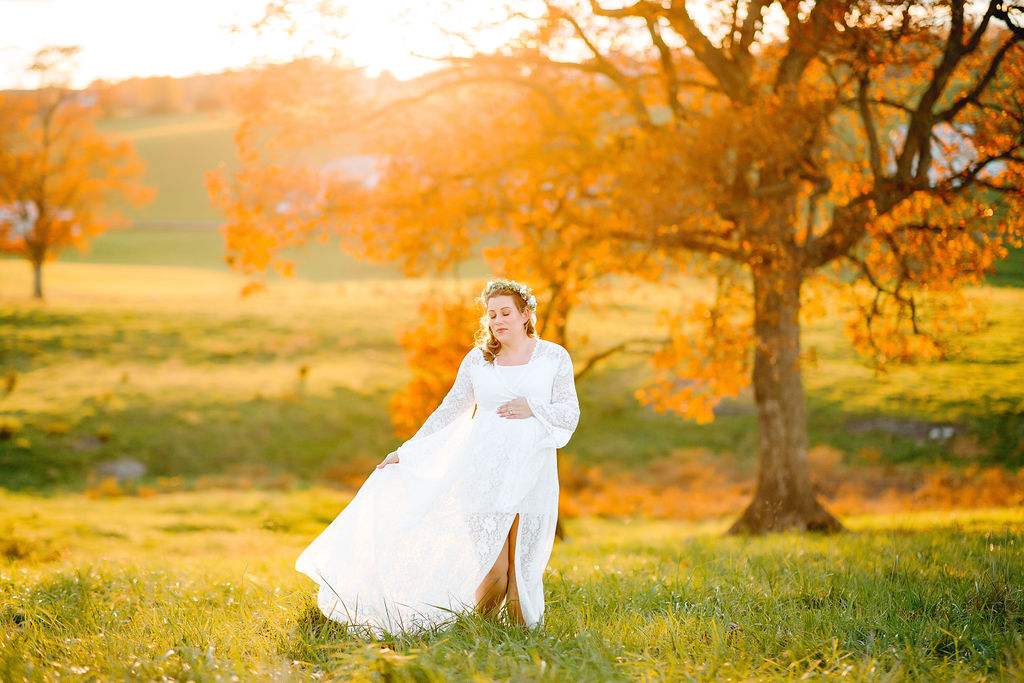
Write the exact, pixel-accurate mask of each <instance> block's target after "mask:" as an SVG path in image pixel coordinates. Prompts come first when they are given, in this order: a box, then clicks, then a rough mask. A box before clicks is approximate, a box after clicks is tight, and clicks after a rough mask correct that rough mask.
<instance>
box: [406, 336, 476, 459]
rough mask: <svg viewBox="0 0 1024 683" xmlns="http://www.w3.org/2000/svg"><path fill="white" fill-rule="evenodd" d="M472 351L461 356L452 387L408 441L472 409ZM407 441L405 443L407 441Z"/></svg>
mask: <svg viewBox="0 0 1024 683" xmlns="http://www.w3.org/2000/svg"><path fill="white" fill-rule="evenodd" d="M474 353H477V349H472V350H471V351H470V352H469V353H467V354H466V355H465V357H463V359H462V363H461V364H460V365H459V372H458V374H456V375H455V383H454V384H453V385H452V388H451V389H449V390H448V394H447V395H446V396H445V397H444V400H442V401H441V405H439V406H438V407H437V408H436V409H435V410H434V412H432V413H431V414H430V417H428V418H427V419H426V421H424V423H423V426H421V427H420V428H419V430H418V431H417V432H416V433H415V434H413V436H412V438H411V439H409V441H415V440H417V439H422V438H423V437H425V436H428V435H430V434H433V433H434V432H437V431H440V430H442V429H444V428H445V427H447V426H448V425H450V424H451V423H452V422H455V420H456V419H458V417H459V416H460V415H462V414H463V413H465V412H467V411H472V410H473V406H475V405H476V397H475V395H474V394H473V381H472V378H470V376H469V366H470V363H471V361H472V355H473V354H474ZM409 441H407V442H406V443H409Z"/></svg>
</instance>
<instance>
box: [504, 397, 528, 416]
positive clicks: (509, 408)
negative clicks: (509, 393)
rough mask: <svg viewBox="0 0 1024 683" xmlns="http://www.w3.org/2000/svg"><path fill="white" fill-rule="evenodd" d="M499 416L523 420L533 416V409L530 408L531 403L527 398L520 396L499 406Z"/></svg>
mask: <svg viewBox="0 0 1024 683" xmlns="http://www.w3.org/2000/svg"><path fill="white" fill-rule="evenodd" d="M498 416H499V417H509V418H512V419H515V420H523V419H526V418H528V417H533V411H532V410H530V405H529V404H528V403H527V402H526V399H525V398H523V397H522V396H520V397H519V398H514V399H512V400H511V401H509V402H508V403H503V404H502V405H500V406H498Z"/></svg>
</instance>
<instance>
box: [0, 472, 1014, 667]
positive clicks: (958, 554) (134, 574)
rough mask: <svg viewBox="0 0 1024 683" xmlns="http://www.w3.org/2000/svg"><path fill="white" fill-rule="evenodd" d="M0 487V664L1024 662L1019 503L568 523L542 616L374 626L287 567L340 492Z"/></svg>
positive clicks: (333, 509)
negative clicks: (821, 523)
mask: <svg viewBox="0 0 1024 683" xmlns="http://www.w3.org/2000/svg"><path fill="white" fill-rule="evenodd" d="M0 503H2V505H0V529H3V531H4V533H3V534H0V538H3V539H4V540H3V541H0V605H2V607H0V679H2V680H5V681H20V680H50V679H57V678H61V679H63V678H68V679H70V680H89V679H90V678H91V677H94V676H95V677H99V678H100V679H101V680H104V679H111V680H122V679H128V680H154V679H160V678H161V677H162V676H167V677H172V678H175V679H179V680H186V679H189V680H195V681H206V680H210V681H212V680H230V679H231V678H232V676H237V677H238V678H239V679H241V680H281V681H285V680H309V679H310V678H318V679H319V678H327V679H332V680H333V679H346V680H348V679H354V680H380V679H385V680H419V681H422V680H426V681H443V680H481V679H483V680H491V679H514V680H553V681H557V680H707V681H711V680H727V679H730V678H731V679H732V680H753V679H756V680H795V679H800V678H802V677H813V678H827V679H831V678H839V677H842V678H844V679H847V680H878V679H885V680H963V681H1000V680H1006V681H1009V680H1019V678H1020V677H1021V676H1022V675H1024V640H1022V639H1021V636H1020V633H1021V629H1022V626H1024V588H1022V587H1024V561H1022V560H1024V558H1022V553H1021V546H1022V544H1024V513H1022V511H1021V510H1020V509H1006V510H975V511H970V512H948V513H915V514H912V515H904V516H900V517H891V516H888V517H881V516H880V517H873V516H861V517H853V518H850V519H848V520H846V522H847V524H848V526H849V528H850V529H851V532H850V533H846V534H842V535H839V536H834V537H819V536H813V535H810V536H802V535H798V534H781V535H773V536H768V537H764V538H752V539H748V538H730V537H723V536H721V532H722V530H723V529H724V528H725V526H726V524H727V522H726V521H724V520H723V521H715V520H711V521H707V522H704V523H700V524H689V523H681V522H643V521H641V520H628V519H627V520H599V519H576V520H568V522H567V531H568V540H566V541H565V542H560V543H556V545H555V549H554V552H553V555H552V558H551V561H550V563H549V567H548V571H547V573H546V575H545V594H546V595H545V597H546V602H547V609H546V614H545V622H544V625H543V626H542V627H541V628H539V629H536V630H533V631H530V632H523V631H520V630H517V629H514V628H510V627H507V626H503V625H501V624H500V623H496V622H492V621H488V620H484V619H482V618H480V617H477V616H473V615H467V616H465V617H463V618H460V619H459V620H458V621H457V622H456V623H454V624H453V625H452V627H451V628H450V629H447V630H439V631H436V632H431V633H426V634H413V635H402V634H396V635H395V636H394V637H392V638H390V639H387V640H385V641H375V640H366V639H363V638H361V637H360V636H359V635H358V634H355V633H351V632H346V631H345V629H344V628H343V627H341V626H340V625H337V624H335V623H333V622H329V621H327V620H326V619H324V618H323V617H322V615H320V613H319V611H318V610H317V609H316V607H315V602H314V591H313V586H314V584H313V583H312V582H311V581H309V580H308V579H306V578H305V577H304V576H302V575H300V574H298V573H296V572H295V571H294V569H293V563H294V560H295V557H296V556H297V555H298V553H299V552H301V550H302V548H304V547H305V545H306V544H307V543H309V542H310V541H311V540H312V539H313V538H314V537H315V535H316V534H318V533H319V532H320V531H321V530H322V529H323V527H324V526H325V525H326V524H327V523H329V522H330V520H331V519H333V517H334V515H336V514H337V512H338V511H339V510H340V509H341V508H342V506H343V505H344V503H345V498H344V497H342V496H341V495H339V494H337V493H335V492H329V491H324V490H321V489H312V490H301V491H293V492H289V493H280V492H276V493H275V492H258V491H205V492H194V493H171V494H166V495H161V496H158V497H156V498H150V499H137V498H131V499H115V500H87V499H84V498H81V497H78V496H68V497H65V498H59V499H45V500H43V499H38V498H34V497H31V496H21V495H11V494H0ZM730 622H731V623H734V624H735V625H736V626H738V627H739V628H738V629H737V630H733V631H731V632H730V629H729V624H730ZM384 646H386V649H385V647H384Z"/></svg>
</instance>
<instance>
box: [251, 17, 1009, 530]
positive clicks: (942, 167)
mask: <svg viewBox="0 0 1024 683" xmlns="http://www.w3.org/2000/svg"><path fill="white" fill-rule="evenodd" d="M535 8H536V4H535V3H525V4H524V5H523V6H522V7H512V8H510V17H514V19H515V20H516V21H518V22H519V23H520V25H523V26H525V27H526V28H525V29H524V30H523V32H522V33H521V34H519V35H517V36H516V37H515V38H514V39H513V40H510V41H509V42H508V44H506V45H505V46H503V47H502V48H499V49H497V50H491V51H489V52H486V53H485V52H484V51H482V50H478V51H477V52H476V53H475V54H465V53H463V55H462V56H458V57H455V56H452V55H449V56H447V58H446V59H444V60H443V63H444V64H445V66H444V68H441V69H439V70H437V71H435V72H433V73H431V74H429V75H428V76H425V77H424V78H422V79H420V80H419V81H418V83H417V84H415V85H413V86H410V87H409V88H406V89H405V90H404V91H403V92H402V93H401V96H400V97H398V98H396V99H395V101H394V102H392V103H390V104H389V106H388V107H375V108H374V112H375V113H376V114H377V116H376V120H377V121H378V122H380V121H384V122H387V123H388V124H389V125H391V126H393V124H394V121H395V119H394V118H393V117H394V112H395V111H405V112H406V116H407V117H408V112H409V111H414V112H415V113H416V114H417V116H416V118H415V119H414V120H413V122H412V125H413V126H415V127H427V128H429V129H430V130H432V131H433V137H431V136H430V135H406V134H405V131H403V133H402V134H401V135H396V134H395V129H394V128H388V127H385V128H384V129H385V130H389V131H391V133H392V137H393V140H392V150H391V155H390V159H391V161H390V163H389V164H388V165H387V166H386V167H385V168H384V171H383V173H384V176H383V182H382V187H386V188H387V193H385V194H380V193H378V194H376V195H374V194H373V193H362V194H359V195H348V199H346V200H344V201H341V202H340V203H341V204H342V205H343V206H344V210H340V211H339V213H338V216H339V217H340V216H342V215H348V216H349V218H346V219H341V218H339V221H338V224H339V225H341V224H344V225H345V226H349V228H351V226H352V225H358V224H359V223H360V221H359V220H358V219H355V220H353V219H352V218H351V216H352V215H361V216H372V221H370V224H374V225H377V226H380V225H387V226H391V228H392V229H393V233H390V234H392V235H400V239H401V240H402V242H403V244H405V245H415V244H417V243H418V244H420V245H422V247H423V248H422V249H421V250H420V251H421V253H423V254H427V255H430V254H431V253H434V254H435V255H436V252H437V250H438V249H440V250H441V251H443V252H445V253H447V254H448V255H449V256H450V255H451V254H458V253H463V251H462V250H464V249H465V248H466V247H467V245H469V244H471V243H472V240H471V239H467V237H466V235H467V234H471V235H474V236H476V237H477V238H479V236H481V235H486V234H487V230H488V229H493V228H494V227H495V226H497V227H498V228H500V229H505V230H507V229H508V228H509V227H510V226H521V225H527V226H531V228H532V229H538V228H541V229H543V228H549V227H555V233H556V234H557V231H558V230H566V231H568V234H572V235H578V236H579V238H578V239H579V242H578V243H579V244H592V245H597V246H598V247H599V248H601V249H603V250H604V251H603V252H602V255H603V256H602V258H601V259H600V260H597V261H592V263H596V267H597V268H598V269H599V270H600V271H601V272H632V271H633V270H635V264H631V263H630V262H629V261H627V260H626V259H627V258H628V259H630V260H635V259H636V255H637V254H638V253H640V254H646V255H647V256H648V258H647V259H645V260H643V263H644V264H645V266H644V268H641V269H639V270H638V271H636V272H637V274H639V275H640V276H646V277H658V276H660V274H661V273H663V272H665V271H666V270H669V271H673V272H675V271H682V270H685V269H692V268H698V271H697V272H700V273H710V274H712V275H713V276H714V281H715V282H716V283H717V286H718V292H717V296H716V297H715V299H714V300H713V301H712V302H710V303H709V302H704V301H700V302H695V303H694V304H693V306H692V307H691V309H690V310H689V311H687V312H685V313H680V312H674V313H673V312H666V314H665V317H664V319H665V321H666V323H667V328H668V333H669V341H668V342H667V343H666V344H665V345H664V346H663V347H662V348H661V349H660V350H659V351H658V352H657V353H655V354H654V355H653V356H652V360H653V362H654V364H655V367H657V368H658V369H659V370H660V374H659V376H658V377H657V379H656V381H655V382H654V383H653V384H652V385H651V386H650V387H647V388H645V389H644V390H642V391H641V392H640V394H639V395H640V397H641V399H642V400H644V401H646V402H651V403H653V404H654V405H656V406H657V407H660V408H663V409H671V410H675V411H677V412H679V413H681V414H685V415H689V416H692V417H695V418H697V419H709V418H710V413H711V408H713V407H714V405H715V404H716V403H717V401H718V400H719V399H720V398H721V397H722V396H726V395H735V393H736V392H737V391H738V390H739V389H741V388H743V386H744V384H748V383H750V384H753V392H754V399H755V404H756V409H757V415H758V430H759V451H760V469H759V475H758V486H757V490H756V493H755V495H754V499H753V500H752V501H751V503H750V505H749V506H748V507H747V509H746V510H745V511H744V512H743V514H742V515H741V516H740V518H739V519H738V520H737V521H736V523H735V524H734V525H733V527H732V531H734V532H763V531H768V530H778V529H787V528H799V529H816V530H835V529H838V528H840V525H839V522H838V521H837V520H836V519H835V518H834V517H833V516H832V515H831V514H830V513H829V512H828V511H827V510H825V509H824V508H823V507H822V505H821V504H820V503H819V502H818V500H817V499H816V497H815V495H814V492H813V489H812V485H811V480H810V476H809V470H808V462H807V425H806V422H807V417H806V408H805V397H804V389H803V380H802V375H801V359H802V353H801V344H800V324H801V315H802V314H804V315H805V316H806V314H807V313H808V308H807V304H808V302H809V301H810V300H812V299H813V298H814V297H816V296H818V295H819V294H820V289H821V287H822V286H823V285H826V284H827V285H829V286H833V287H836V288H837V289H838V290H839V291H840V292H842V293H844V294H845V295H847V296H848V297H849V299H850V300H851V301H852V302H853V303H854V304H855V306H854V307H853V310H854V315H853V317H851V318H850V319H849V320H848V324H847V330H848V332H849V334H850V337H851V339H852V341H853V343H854V345H855V347H856V348H857V349H858V350H860V351H862V352H864V353H866V354H868V356H869V357H870V358H871V359H872V360H873V361H874V363H875V365H876V367H878V368H880V369H882V368H885V367H886V366H887V365H889V364H891V363H896V362H904V361H910V360H913V359H920V358H924V359H941V358H945V357H948V356H949V355H951V354H953V353H955V352H956V351H957V349H958V346H957V336H958V335H959V334H961V333H963V332H965V331H968V330H971V329H977V328H978V326H979V325H981V324H982V323H983V310H982V308H981V307H980V305H979V304H978V303H977V302H970V301H968V300H967V299H966V298H965V297H964V296H963V293H962V288H963V286H964V285H966V284H971V283H975V282H978V281H979V280H980V279H981V278H982V277H983V276H984V273H985V272H986V271H988V270H991V268H992V265H993V263H994V262H995V261H996V260H997V259H998V258H1000V257H1002V256H1004V255H1005V245H1006V244H1013V245H1016V246H1020V244H1021V237H1022V235H1024V225H1022V218H1021V217H1022V212H1021V209H1022V208H1024V207H1022V206H1021V205H1022V203H1024V202H1022V191H1021V188H1022V187H1024V183H1022V180H1024V178H1022V173H1024V149H1022V145H1024V109H1022V105H1021V100H1020V97H1019V93H1020V92H1021V91H1024V54H1022V52H1024V50H1022V49H1021V45H1020V43H1021V40H1022V38H1021V36H1020V35H1019V33H1015V32H1013V31H1007V30H1006V28H1005V26H1004V25H1003V24H1001V23H1000V21H999V19H1000V17H1005V16H1007V15H1005V14H1001V13H1002V12H1004V9H1005V8H1003V7H1002V5H1000V4H999V3H996V2H991V3H989V4H987V5H981V6H974V5H968V4H967V3H965V2H963V1H962V0H944V1H942V2H932V1H920V0H903V1H898V2H897V1H882V2H879V1H877V0H871V1H866V0H865V1H852V0H843V1H838V0H818V1H812V0H806V1H804V2H789V1H785V2H770V1H764V0H747V1H744V0H729V1H728V2H726V1H722V2H707V3H702V4H700V5H696V4H695V3H692V2H691V3H686V2H680V1H678V0H672V1H671V2H670V1H668V0H666V1H664V2H650V1H646V0H641V1H640V2H635V3H629V4H626V5H622V4H619V5H616V6H612V5H611V4H610V3H609V4H607V5H605V4H602V3H600V2H597V1H596V0H591V2H589V3H586V4H582V3H576V2H565V3H561V2H554V1H549V2H544V3H541V4H540V8H539V9H535ZM1011 14H1012V13H1011ZM461 39H462V41H463V43H467V44H468V43H470V42H471V41H472V39H473V35H472V34H471V33H469V32H466V33H465V34H464V35H462V36H461ZM516 92H519V93H521V94H519V95H516V94H514V93H516ZM431 101H439V102H441V103H442V104H440V105H439V106H435V107H431V106H429V103H430V102H431ZM453 103H455V104H453ZM482 103H483V104H482ZM403 104H404V105H405V107H404V109H403V106H402V105H403ZM413 104H414V105H415V107H416V108H415V109H414V110H410V109H409V107H410V106H411V105H413ZM453 106H454V107H455V108H456V110H455V111H454V112H453V111H450V110H451V109H452V107H453ZM446 109H447V110H449V111H448V115H441V114H438V112H441V113H442V114H443V112H445V111H446ZM541 112H545V113H543V114H542V113H541ZM406 120H408V118H407V119H406ZM481 130H483V131H486V133H487V134H486V135H481V134H479V131H481ZM395 139H398V141H397V142H395V141H394V140H395ZM573 179H578V180H577V181H576V182H572V180H573ZM510 188H511V189H510ZM520 191H522V192H525V193H526V195H525V196H523V195H519V196H518V197H517V198H516V199H515V200H514V201H511V202H510V201H507V199H508V197H509V196H510V194H513V195H514V194H517V193H519V192H520ZM337 196H338V197H342V196H346V195H343V194H341V193H339V194H338V195H337ZM395 198H402V200H401V201H393V200H394V199H395ZM405 200H414V201H412V202H409V203H407V202H406V201H405ZM531 207H537V208H539V210H532V209H531ZM346 210H349V211H351V212H353V213H349V214H346ZM573 212H575V213H586V214H588V215H589V216H590V217H591V218H592V219H593V220H569V221H566V222H565V223H559V222H558V218H559V217H561V216H567V215H569V214H571V213H573ZM439 216H443V217H444V220H435V218H437V217H439ZM479 216H484V217H485V220H482V221H478V222H474V220H475V218H476V217H479ZM438 233H440V235H438ZM361 234H362V235H363V236H364V238H365V239H367V240H368V242H369V243H370V244H373V241H374V237H373V235H374V233H373V232H367V231H363V232H362V233H361ZM492 234H493V233H492ZM429 235H434V237H433V238H428V236H429ZM452 236H459V239H452ZM261 239H263V241H262V242H260V241H259V240H253V243H260V244H265V242H266V239H265V238H261ZM431 240H433V241H431ZM389 248H390V247H389ZM534 248H535V253H537V254H540V253H541V251H540V250H539V249H536V246H534ZM415 252H416V250H415V249H404V250H403V251H402V253H404V254H406V255H407V256H406V258H409V256H408V255H409V254H412V253H415ZM580 256H581V260H582V261H584V262H586V261H587V260H588V259H590V258H591V257H590V256H588V255H586V254H581V255H580ZM620 257H623V258H620ZM543 262H544V261H543V260H539V261H538V263H543ZM687 322H690V323H696V324H697V325H698V326H699V327H698V329H700V330H701V331H702V335H701V336H700V337H699V338H693V337H692V336H691V335H692V332H693V329H694V327H693V325H692V324H691V325H689V326H687V324H686V323H687Z"/></svg>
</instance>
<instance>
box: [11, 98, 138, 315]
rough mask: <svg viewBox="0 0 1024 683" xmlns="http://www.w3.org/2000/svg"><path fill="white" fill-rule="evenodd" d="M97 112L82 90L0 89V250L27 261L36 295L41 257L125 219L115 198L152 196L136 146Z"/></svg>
mask: <svg viewBox="0 0 1024 683" xmlns="http://www.w3.org/2000/svg"><path fill="white" fill-rule="evenodd" d="M99 117H100V110H99V107H98V106H97V105H95V104H92V103H90V101H89V95H88V93H75V92H71V91H69V90H64V89H61V88H42V89H40V90H36V91H30V92H27V93H16V92H2V93H0V252H4V253H8V254H15V255H17V256H20V257H22V258H25V259H27V260H28V261H29V262H30V263H31V264H32V265H33V267H34V269H35V273H36V280H35V295H36V296H37V297H42V295H43V291H42V266H43V263H45V262H46V261H49V260H52V259H55V258H57V257H58V255H59V254H60V252H61V251H62V250H63V249H65V248H67V247H70V246H74V247H78V248H80V249H84V248H85V247H86V246H87V245H88V243H89V240H91V239H92V238H94V237H96V236H97V235H99V234H101V233H103V232H105V231H106V230H110V229H112V228H116V227H122V226H125V225H127V219H126V218H125V217H124V216H123V215H122V214H121V213H120V212H118V211H117V210H116V209H115V208H114V204H115V203H122V204H142V203H144V202H146V201H149V200H150V199H151V198H152V196H153V193H154V191H153V190H152V188H149V187H147V186H145V185H143V184H142V183H141V182H140V179H141V176H142V173H143V170H144V165H143V163H142V161H141V160H140V159H139V157H138V155H137V154H136V151H135V148H134V146H133V145H132V144H131V143H129V142H127V141H118V140H115V139H112V138H111V137H110V136H108V135H105V134H102V133H101V132H100V131H99V130H97V128H96V122H97V120H98V119H99Z"/></svg>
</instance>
